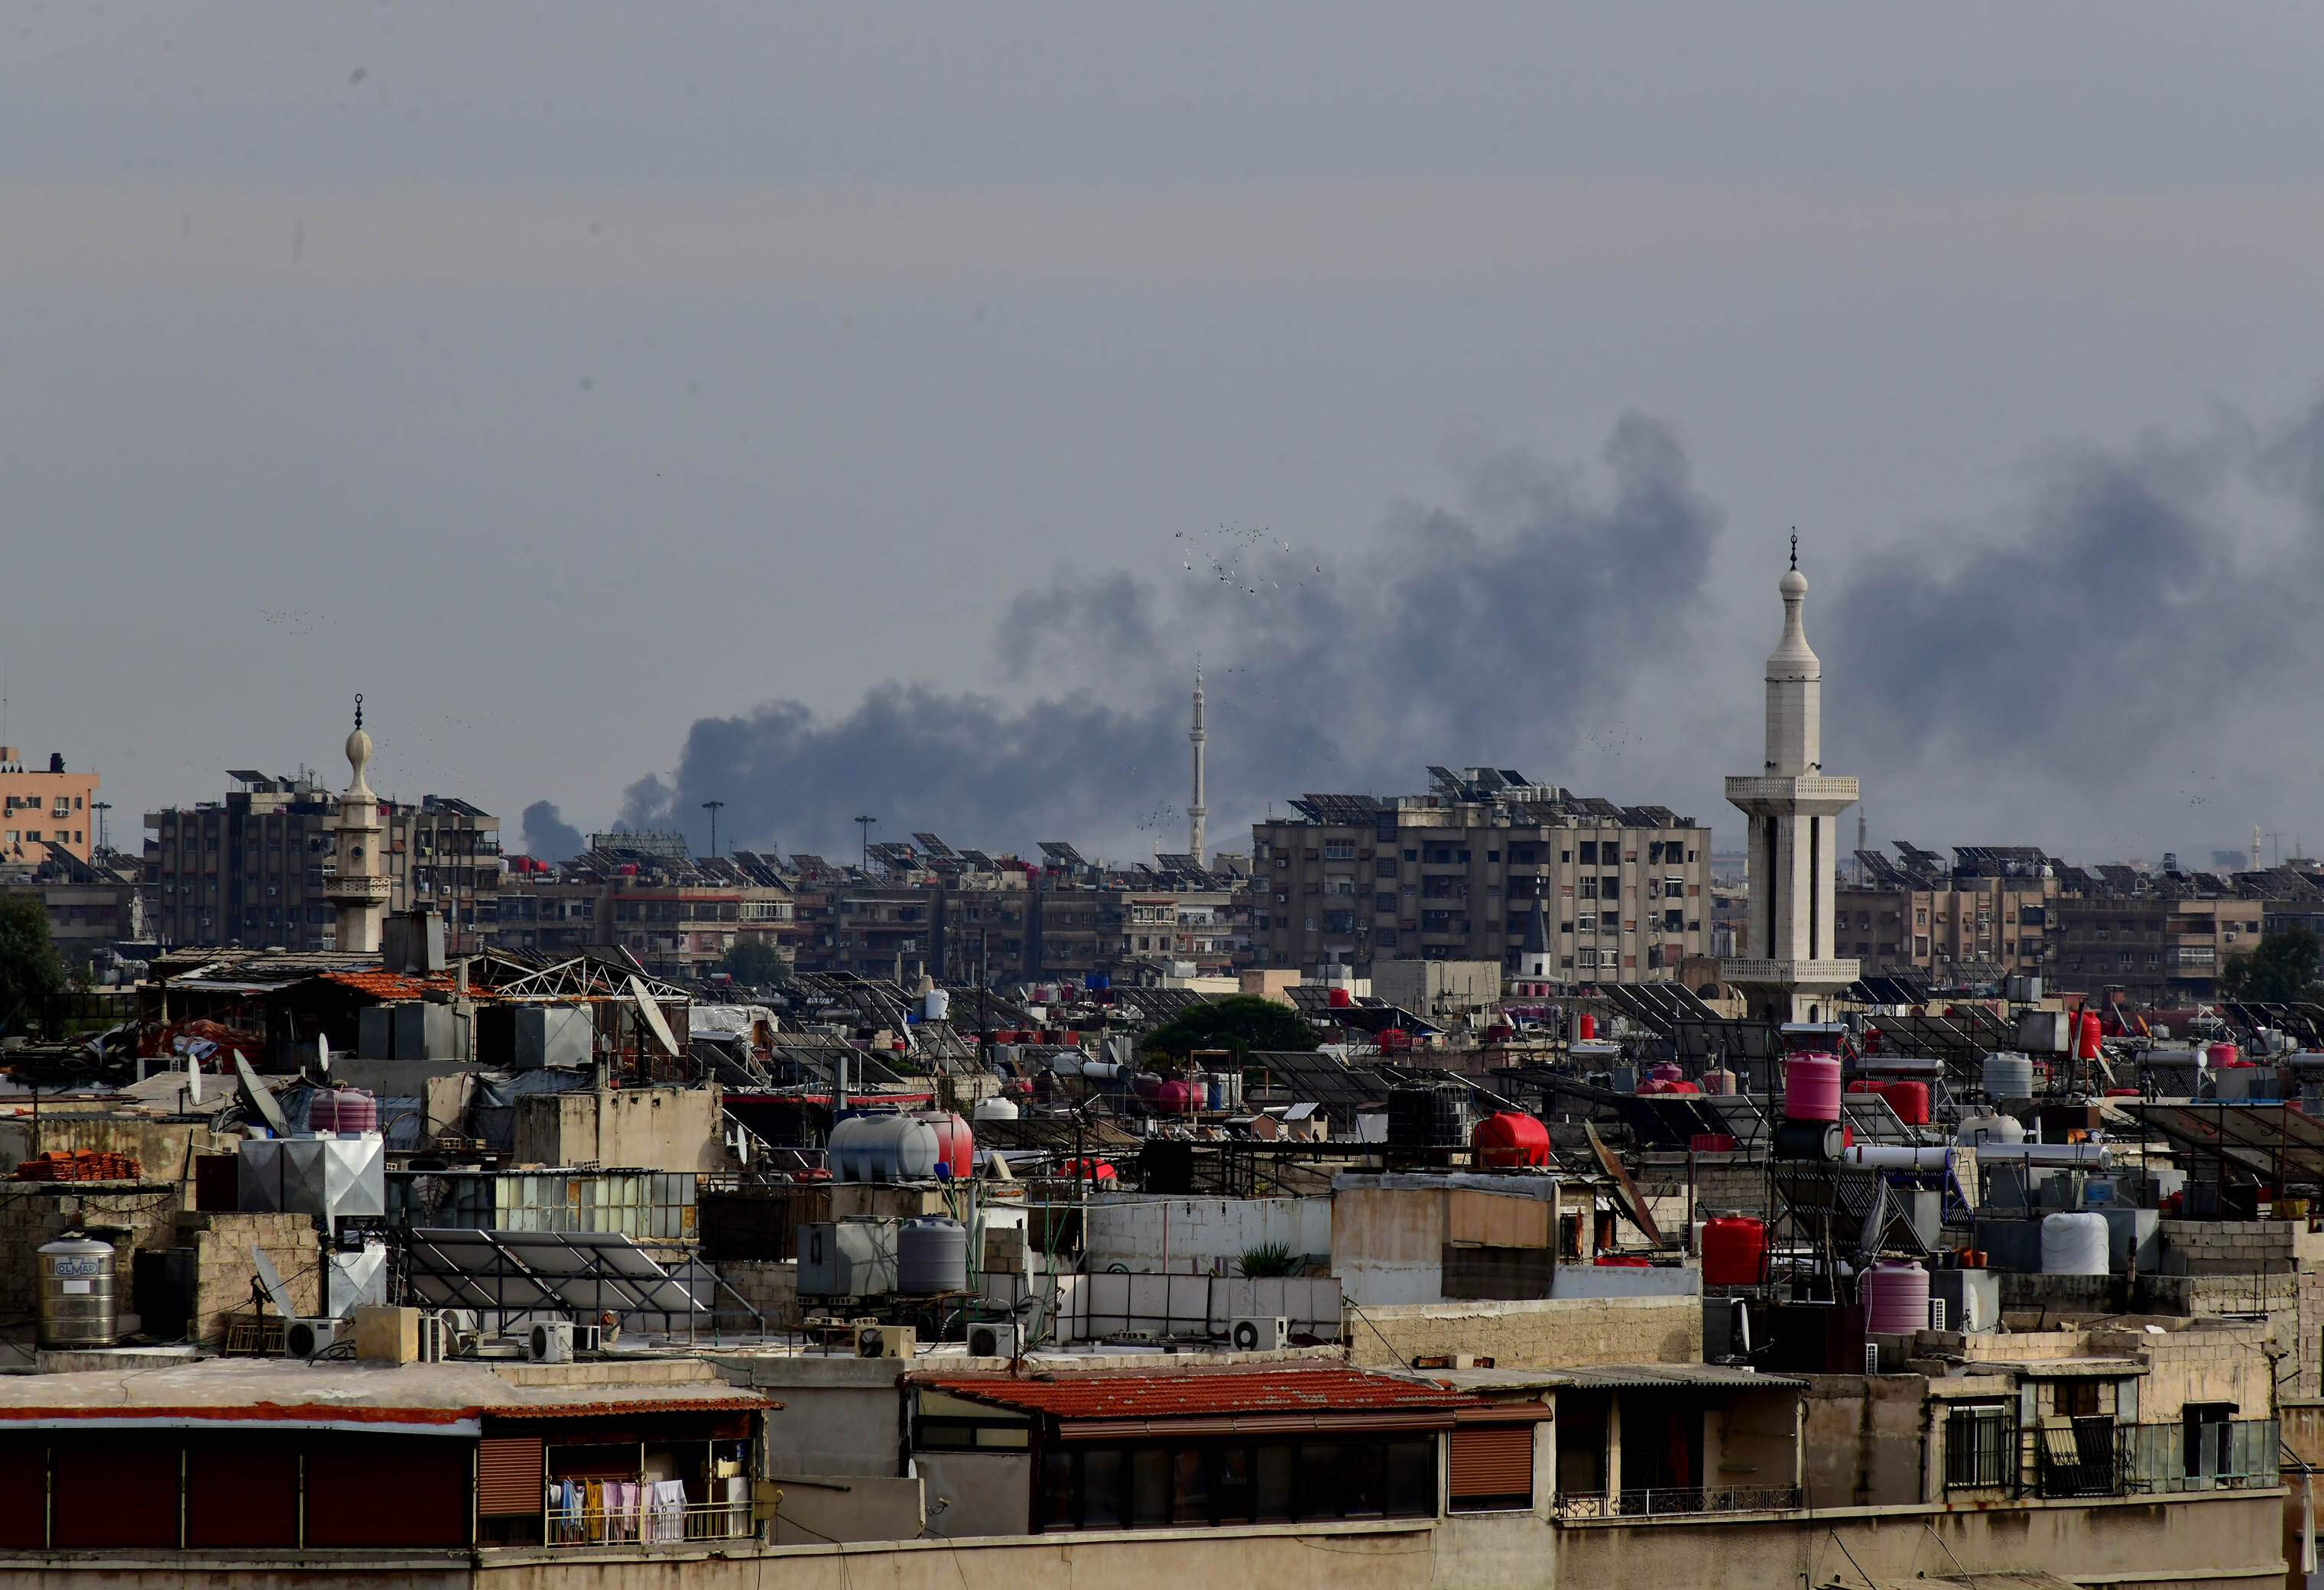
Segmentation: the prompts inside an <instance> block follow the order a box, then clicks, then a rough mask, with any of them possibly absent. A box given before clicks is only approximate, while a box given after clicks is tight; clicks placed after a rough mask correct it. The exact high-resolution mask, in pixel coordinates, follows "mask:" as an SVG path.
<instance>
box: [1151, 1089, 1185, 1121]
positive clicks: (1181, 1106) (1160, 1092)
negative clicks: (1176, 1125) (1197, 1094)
mask: <svg viewBox="0 0 2324 1590" xmlns="http://www.w3.org/2000/svg"><path fill="white" fill-rule="evenodd" d="M1154 1107H1155V1108H1157V1109H1158V1110H1160V1111H1162V1113H1163V1114H1165V1115H1174V1116H1182V1115H1185V1113H1186V1112H1187V1111H1188V1110H1190V1109H1192V1108H1194V1089H1192V1088H1189V1087H1188V1086H1186V1084H1185V1083H1184V1082H1165V1083H1163V1084H1162V1085H1161V1086H1160V1087H1159V1088H1157V1089H1154Z"/></svg>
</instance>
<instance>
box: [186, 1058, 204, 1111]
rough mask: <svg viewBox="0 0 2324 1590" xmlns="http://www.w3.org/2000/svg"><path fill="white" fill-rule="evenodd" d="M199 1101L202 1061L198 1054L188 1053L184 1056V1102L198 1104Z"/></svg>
mask: <svg viewBox="0 0 2324 1590" xmlns="http://www.w3.org/2000/svg"><path fill="white" fill-rule="evenodd" d="M201 1101H202V1062H201V1060H200V1058H199V1057H198V1056H197V1055H193V1054H189V1055H187V1056H186V1102H187V1103H188V1104H199V1103H200V1102H201Z"/></svg>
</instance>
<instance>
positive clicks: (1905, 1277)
mask: <svg viewBox="0 0 2324 1590" xmlns="http://www.w3.org/2000/svg"><path fill="white" fill-rule="evenodd" d="M1863 1295H1864V1328H1865V1329H1867V1330H1868V1331H1872V1332H1875V1333H1876V1334H1878V1335H1882V1336H1903V1335H1909V1334H1911V1333H1912V1332H1914V1331H1915V1330H1926V1329H1927V1328H1929V1273H1928V1272H1927V1271H1926V1270H1923V1269H1922V1268H1921V1267H1920V1266H1919V1265H1918V1264H1895V1263H1892V1262H1889V1261H1886V1260H1884V1261H1882V1262H1881V1263H1879V1264H1875V1265H1873V1266H1872V1268H1871V1269H1869V1270H1867V1271H1866V1272H1865V1273H1864V1288H1863Z"/></svg>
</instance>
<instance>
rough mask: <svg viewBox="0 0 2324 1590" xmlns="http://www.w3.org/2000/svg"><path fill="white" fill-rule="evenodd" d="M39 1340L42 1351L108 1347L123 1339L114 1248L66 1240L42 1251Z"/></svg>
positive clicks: (92, 1241)
mask: <svg viewBox="0 0 2324 1590" xmlns="http://www.w3.org/2000/svg"><path fill="white" fill-rule="evenodd" d="M35 1256H36V1257H37V1258H38V1260H39V1263H40V1282H41V1295H40V1298H39V1300H38V1301H39V1313H38V1318H37V1334H38V1337H39V1340H40V1345H41V1346H44V1347H109V1346H113V1345H115V1343H116V1342H118V1341H120V1339H121V1330H120V1327H119V1325H118V1323H117V1320H116V1317H115V1293H114V1281H115V1255H114V1251H113V1245H112V1244H111V1243H109V1242H99V1241H97V1238H95V1237H93V1236H78V1235H67V1236H60V1237H59V1238H58V1239H57V1240H56V1241H54V1242H51V1243H44V1244H42V1246H41V1248H40V1251H39V1253H38V1254H37V1255H35Z"/></svg>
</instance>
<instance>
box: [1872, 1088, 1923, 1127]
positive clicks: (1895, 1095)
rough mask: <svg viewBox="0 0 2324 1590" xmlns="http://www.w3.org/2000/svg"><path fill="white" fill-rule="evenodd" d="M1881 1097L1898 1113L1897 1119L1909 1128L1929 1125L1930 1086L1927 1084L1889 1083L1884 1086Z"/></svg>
mask: <svg viewBox="0 0 2324 1590" xmlns="http://www.w3.org/2000/svg"><path fill="white" fill-rule="evenodd" d="M1880 1097H1881V1098H1885V1099H1886V1100H1887V1101H1888V1107H1889V1108H1890V1109H1892V1110H1895V1112H1896V1118H1897V1119H1898V1120H1900V1121H1902V1122H1904V1124H1905V1125H1906V1126H1927V1125H1928V1124H1929V1085H1928V1084H1927V1083H1926V1082H1889V1083H1886V1084H1885V1085H1883V1086H1882V1088H1881V1089H1880Z"/></svg>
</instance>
